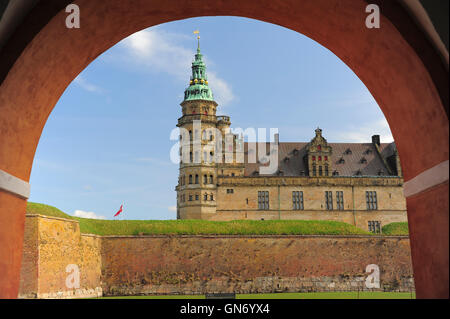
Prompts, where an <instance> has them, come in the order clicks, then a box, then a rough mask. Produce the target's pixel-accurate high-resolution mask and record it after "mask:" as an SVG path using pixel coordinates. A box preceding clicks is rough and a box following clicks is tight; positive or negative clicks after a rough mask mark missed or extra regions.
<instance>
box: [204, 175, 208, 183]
mask: <svg viewBox="0 0 450 319" xmlns="http://www.w3.org/2000/svg"><path fill="white" fill-rule="evenodd" d="M203 184H208V175H203Z"/></svg>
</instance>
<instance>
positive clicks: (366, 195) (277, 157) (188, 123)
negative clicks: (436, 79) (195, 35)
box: [176, 45, 407, 233]
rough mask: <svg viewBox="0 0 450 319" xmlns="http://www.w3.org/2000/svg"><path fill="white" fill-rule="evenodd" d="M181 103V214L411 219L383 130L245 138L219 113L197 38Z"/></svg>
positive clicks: (373, 222) (368, 224)
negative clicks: (363, 137)
mask: <svg viewBox="0 0 450 319" xmlns="http://www.w3.org/2000/svg"><path fill="white" fill-rule="evenodd" d="M180 105H181V107H182V116H181V117H180V118H179V119H178V124H177V126H178V127H179V129H180V142H179V143H180V172H179V179H178V185H177V186H176V191H177V218H178V219H207V220H235V219H250V220H267V219H305V220H335V221H343V222H346V223H350V224H353V225H355V226H357V227H360V228H362V229H366V230H368V231H371V232H374V233H379V232H381V227H382V226H383V225H385V224H388V223H391V222H405V221H407V215H406V201H405V197H404V195H403V178H402V170H401V167H400V160H399V157H398V153H397V150H396V147H395V144H394V143H380V137H379V135H374V136H372V141H371V143H328V142H327V140H326V139H325V138H324V137H323V136H322V130H321V129H320V128H317V129H316V130H315V136H314V138H313V139H312V140H311V141H310V142H309V143H306V142H298V143H282V142H280V141H279V135H278V134H275V135H274V137H273V141H272V142H270V143H268V142H265V141H262V142H261V141H258V142H256V139H255V138H254V136H253V139H252V141H250V138H249V141H248V142H244V138H243V135H242V134H241V135H239V134H235V132H233V133H231V129H230V125H231V122H230V117H228V116H217V115H216V111H217V106H218V104H217V103H216V102H215V101H214V97H213V94H212V91H211V89H210V87H209V85H208V78H207V75H206V65H205V63H204V61H203V56H202V54H201V52H200V45H199V46H198V48H197V53H196V54H195V59H194V61H193V62H192V76H191V79H190V82H189V86H188V88H186V90H185V92H184V100H183V102H182V103H181V104H180ZM245 133H246V134H247V135H252V134H249V133H251V131H250V132H249V131H246V132H245ZM250 137H251V136H250Z"/></svg>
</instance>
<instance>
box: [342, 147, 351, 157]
mask: <svg viewBox="0 0 450 319" xmlns="http://www.w3.org/2000/svg"><path fill="white" fill-rule="evenodd" d="M344 154H345V155H350V154H352V150H351V149H349V148H347V149H346V150H345V152H344Z"/></svg>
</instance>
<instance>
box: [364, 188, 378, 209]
mask: <svg viewBox="0 0 450 319" xmlns="http://www.w3.org/2000/svg"><path fill="white" fill-rule="evenodd" d="M366 205H367V210H376V209H378V202H377V192H375V191H367V192H366Z"/></svg>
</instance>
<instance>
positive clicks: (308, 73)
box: [30, 17, 393, 219]
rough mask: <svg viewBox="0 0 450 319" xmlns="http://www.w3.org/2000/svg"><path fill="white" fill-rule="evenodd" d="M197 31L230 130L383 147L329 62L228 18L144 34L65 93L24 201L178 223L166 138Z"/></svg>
mask: <svg viewBox="0 0 450 319" xmlns="http://www.w3.org/2000/svg"><path fill="white" fill-rule="evenodd" d="M197 29H198V30H200V36H201V39H200V41H201V42H200V43H201V49H202V53H203V54H204V56H205V60H206V63H207V68H208V69H207V73H208V78H209V82H210V86H211V88H212V90H213V94H214V96H215V98H216V101H217V102H218V103H219V108H218V114H220V115H229V116H231V121H232V126H233V127H241V128H244V129H245V128H248V127H253V128H267V129H269V128H278V131H279V133H280V140H281V141H282V142H283V141H284V142H287V141H309V140H311V138H312V137H313V136H314V129H315V128H316V127H317V126H320V127H321V128H322V129H323V135H324V137H325V138H327V140H328V141H329V142H369V141H370V137H371V135H373V134H379V135H381V141H382V142H391V141H392V140H393V139H392V136H391V133H390V130H389V126H388V124H387V122H386V120H385V118H384V116H383V113H382V112H381V110H380V108H379V107H378V105H377V103H376V102H375V100H374V99H373V97H372V96H371V94H370V93H369V91H368V90H367V88H366V87H365V86H364V84H363V83H362V82H361V81H360V80H359V79H358V77H357V76H356V75H355V74H354V73H353V71H352V70H351V69H349V68H348V67H347V66H346V65H345V64H344V63H343V62H342V61H341V60H339V58H337V57H336V56H335V55H334V54H333V53H332V52H331V51H329V50H328V49H326V48H325V47H323V46H321V45H320V44H318V43H316V42H314V41H313V40H311V39H309V38H307V37H305V36H303V35H301V34H299V33H296V32H294V31H291V30H288V29H285V28H283V27H280V26H276V25H272V24H267V23H264V22H260V21H256V20H251V19H244V18H236V17H207V18H193V19H187V20H181V21H176V22H172V23H167V24H163V25H159V26H156V27H152V28H149V29H146V30H142V31H140V32H138V33H135V34H134V35H132V36H130V37H129V38H127V39H124V40H122V41H121V42H119V43H118V44H116V45H115V46H114V47H112V48H111V49H109V50H108V51H106V52H104V53H103V54H102V55H101V56H99V57H98V58H97V59H96V60H95V61H93V62H92V63H91V64H90V65H89V66H88V67H87V68H86V69H85V70H83V72H81V74H80V75H79V76H78V77H77V78H76V79H75V80H74V81H73V82H72V83H71V84H70V85H69V86H68V87H67V89H66V91H65V92H64V94H63V95H62V96H61V98H60V100H59V101H58V103H57V105H56V107H55V109H54V110H53V112H52V113H51V115H50V117H49V119H48V121H47V123H46V126H45V128H44V131H43V134H42V136H41V139H40V142H39V145H38V148H37V151H36V157H35V160H34V164H33V169H32V173H31V180H30V183H31V197H30V201H34V202H40V203H46V204H50V205H53V206H56V207H58V208H60V209H61V210H63V211H65V212H67V213H69V214H71V215H79V216H86V217H99V218H108V219H111V218H112V216H113V215H114V213H115V212H116V211H117V210H118V208H119V207H120V205H121V203H125V205H124V212H123V213H122V217H121V218H122V219H175V218H176V212H175V205H176V193H175V190H174V189H175V185H176V183H177V176H178V165H177V164H174V163H172V162H171V161H170V159H169V154H170V149H171V148H172V147H173V145H174V143H175V141H172V140H170V139H169V138H170V134H171V131H172V130H173V128H175V125H176V123H177V119H178V118H179V117H180V115H181V107H180V105H179V104H180V102H181V101H182V97H183V92H184V89H185V88H186V87H187V85H188V82H189V76H190V66H191V65H190V64H191V62H192V59H193V55H194V52H195V50H196V45H197V43H196V38H195V36H194V35H193V33H192V32H193V31H194V30H197Z"/></svg>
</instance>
